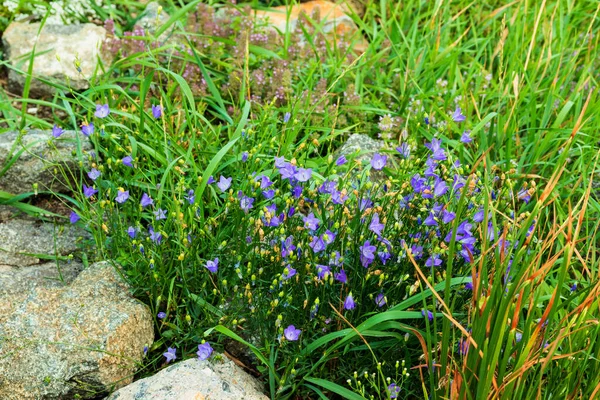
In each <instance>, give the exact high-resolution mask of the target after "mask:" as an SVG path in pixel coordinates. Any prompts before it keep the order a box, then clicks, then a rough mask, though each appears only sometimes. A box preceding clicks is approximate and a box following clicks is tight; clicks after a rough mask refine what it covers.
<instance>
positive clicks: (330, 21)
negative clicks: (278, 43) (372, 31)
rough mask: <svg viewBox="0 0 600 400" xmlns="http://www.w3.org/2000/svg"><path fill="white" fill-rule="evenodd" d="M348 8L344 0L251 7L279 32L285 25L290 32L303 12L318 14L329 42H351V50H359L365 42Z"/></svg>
mask: <svg viewBox="0 0 600 400" xmlns="http://www.w3.org/2000/svg"><path fill="white" fill-rule="evenodd" d="M350 12H351V9H350V7H348V6H346V5H345V4H335V3H332V2H330V1H324V0H314V1H309V2H307V3H303V4H296V5H293V6H289V7H288V6H279V7H273V8H272V9H270V10H257V11H255V13H256V17H257V18H261V19H263V20H266V21H267V22H268V23H269V25H270V26H272V27H273V28H275V29H276V30H277V31H279V32H282V33H284V32H286V31H287V30H288V29H289V31H290V32H293V31H294V30H295V29H296V26H297V25H298V22H299V21H300V18H301V17H302V16H303V15H304V16H306V17H308V18H313V17H314V16H318V17H319V18H320V21H321V24H322V25H321V26H320V29H321V30H322V32H323V34H324V35H325V37H326V38H327V40H328V41H329V42H330V43H332V44H333V43H336V42H339V41H341V40H344V41H345V42H346V43H349V44H352V45H353V47H352V48H353V49H354V51H356V52H358V53H363V52H364V51H365V50H366V49H367V47H368V45H369V43H368V42H367V40H366V39H365V38H364V37H363V36H362V34H361V32H360V30H359V29H358V27H357V26H356V24H355V23H354V21H353V20H352V18H351V17H350V16H349V13H350ZM288 13H289V19H288Z"/></svg>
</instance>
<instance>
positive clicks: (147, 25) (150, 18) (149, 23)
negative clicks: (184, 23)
mask: <svg viewBox="0 0 600 400" xmlns="http://www.w3.org/2000/svg"><path fill="white" fill-rule="evenodd" d="M159 10H160V12H159ZM169 18H170V16H169V14H167V13H166V12H165V10H163V9H162V7H161V6H160V4H158V2H156V1H153V2H150V3H148V4H147V5H146V9H145V10H144V12H143V13H142V15H141V16H140V19H138V20H137V21H136V23H135V24H136V25H138V26H140V27H142V28H144V32H147V33H150V34H154V32H156V29H158V28H159V27H161V26H162V25H164V24H165V23H166V22H167V21H168V20H169ZM174 28H175V25H173V27H172V28H169V29H167V32H168V31H170V30H173V29H174ZM163 35H165V34H163ZM162 37H163V36H162V35H161V38H162Z"/></svg>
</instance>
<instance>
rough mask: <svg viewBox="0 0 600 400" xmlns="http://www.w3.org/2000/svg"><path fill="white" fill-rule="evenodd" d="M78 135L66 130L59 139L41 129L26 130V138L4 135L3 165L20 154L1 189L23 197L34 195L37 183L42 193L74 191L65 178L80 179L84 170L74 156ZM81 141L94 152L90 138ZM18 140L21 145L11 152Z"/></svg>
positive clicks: (1, 142) (0, 155) (0, 140)
mask: <svg viewBox="0 0 600 400" xmlns="http://www.w3.org/2000/svg"><path fill="white" fill-rule="evenodd" d="M76 135H78V133H76V132H74V131H66V132H64V133H63V134H62V135H61V136H60V137H59V138H56V139H55V138H53V137H52V133H51V132H50V131H43V130H37V129H33V130H29V131H26V132H25V133H24V134H23V135H19V133H18V132H7V133H4V134H1V135H0V165H1V166H4V165H6V163H7V162H8V161H9V160H10V159H11V158H12V156H14V155H16V154H19V153H20V155H19V158H18V160H17V161H16V162H15V163H14V164H13V165H12V166H11V167H10V169H9V170H8V171H7V172H6V174H4V175H3V176H2V177H0V190H3V191H5V192H9V193H11V194H22V193H26V192H31V191H32V190H33V189H32V186H33V184H35V183H37V184H38V190H40V191H41V190H52V191H55V192H70V191H71V188H72V187H73V184H72V183H71V182H69V181H67V180H66V179H65V176H64V175H66V176H68V177H71V176H74V177H77V174H78V171H79V170H80V167H79V160H78V159H77V156H76V155H73V153H74V152H75V151H76V149H77V138H76ZM79 140H80V142H81V146H82V150H83V151H86V152H87V151H89V150H91V145H90V143H89V141H88V139H87V138H85V137H84V136H83V135H79ZM16 141H18V143H17V145H16V147H15V148H14V151H13V152H12V153H11V149H13V145H14V143H15V142H16ZM84 159H86V158H85V157H84ZM55 169H56V173H55ZM62 172H64V175H63V173H62ZM0 243H1V242H0Z"/></svg>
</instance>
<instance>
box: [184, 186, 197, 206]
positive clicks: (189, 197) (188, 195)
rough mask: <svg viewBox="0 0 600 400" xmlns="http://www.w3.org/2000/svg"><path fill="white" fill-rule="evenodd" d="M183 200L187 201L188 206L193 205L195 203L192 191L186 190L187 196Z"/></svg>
mask: <svg viewBox="0 0 600 400" xmlns="http://www.w3.org/2000/svg"><path fill="white" fill-rule="evenodd" d="M185 199H186V200H187V202H188V203H189V204H194V201H196V196H195V195H194V189H190V190H188V192H187V196H185Z"/></svg>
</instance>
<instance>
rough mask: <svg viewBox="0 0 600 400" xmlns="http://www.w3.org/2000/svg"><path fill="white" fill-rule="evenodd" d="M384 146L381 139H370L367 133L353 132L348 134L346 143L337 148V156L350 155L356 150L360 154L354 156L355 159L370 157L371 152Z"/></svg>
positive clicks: (360, 159)
mask: <svg viewBox="0 0 600 400" xmlns="http://www.w3.org/2000/svg"><path fill="white" fill-rule="evenodd" d="M384 147H385V143H384V142H383V141H382V140H375V139H371V137H370V136H368V135H363V134H359V133H355V134H353V135H350V137H349V138H348V140H347V141H346V143H344V145H343V146H342V147H341V148H340V149H339V150H338V152H337V156H336V157H335V158H337V157H339V156H346V157H348V156H349V155H352V154H354V153H356V152H357V151H360V152H361V153H362V154H361V155H360V156H358V157H357V158H356V160H357V161H362V160H365V159H369V160H370V159H371V157H372V156H373V153H376V152H378V151H380V150H382V149H383V148H384Z"/></svg>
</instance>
